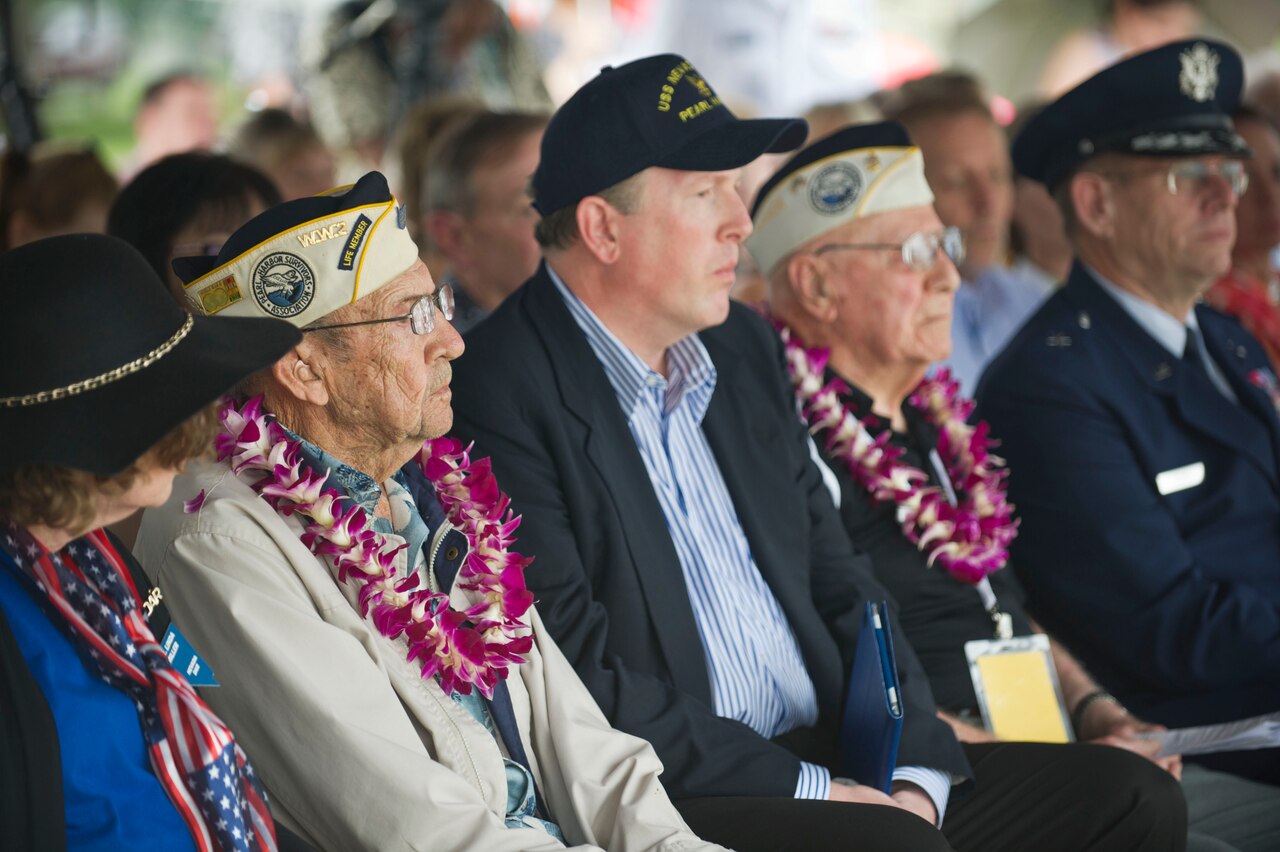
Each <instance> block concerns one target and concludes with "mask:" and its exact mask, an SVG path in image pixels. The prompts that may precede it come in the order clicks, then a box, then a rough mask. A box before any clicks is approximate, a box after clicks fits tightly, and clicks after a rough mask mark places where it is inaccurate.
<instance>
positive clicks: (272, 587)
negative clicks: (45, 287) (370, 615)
mask: <svg viewBox="0 0 1280 852" xmlns="http://www.w3.org/2000/svg"><path fill="white" fill-rule="evenodd" d="M201 489H204V490H205V492H206V499H205V502H204V505H203V507H202V508H200V509H199V510H198V511H197V512H195V513H193V514H185V513H184V512H183V508H182V503H183V501H184V500H188V499H190V498H191V497H193V496H195V495H196V494H197V493H198V492H199V491H200V490H201ZM301 531H302V522H301V521H300V520H299V519H298V518H297V517H293V518H282V517H281V516H279V515H277V514H276V512H275V511H274V510H273V509H272V508H271V507H270V506H268V505H267V503H266V502H264V501H263V500H261V499H260V498H259V497H258V496H257V495H256V494H255V493H254V492H253V490H252V489H250V488H249V487H248V486H247V485H246V484H244V483H243V482H242V481H240V480H239V479H237V478H236V477H235V476H233V475H232V474H231V473H230V471H229V470H228V468H227V466H226V465H225V464H212V463H207V462H206V463H193V464H192V465H191V467H190V469H189V470H188V472H187V473H186V474H184V475H183V476H180V477H179V478H178V479H177V481H176V482H175V483H174V490H173V496H172V498H171V499H170V501H169V502H168V504H167V505H165V506H164V507H162V508H160V509H152V510H149V511H148V512H147V513H146V515H145V516H144V519H143V523H142V530H141V533H140V535H139V538H138V543H137V546H136V548H135V550H136V552H137V556H138V558H139V560H140V561H141V562H142V564H143V566H144V567H145V569H146V571H147V573H148V574H149V575H150V577H151V579H152V580H153V581H154V582H155V583H156V585H157V586H159V587H160V589H161V591H162V592H163V594H164V600H165V602H166V603H167V604H168V606H169V610H170V612H171V613H172V615H173V619H174V622H175V624H176V625H177V626H178V627H179V628H180V629H181V630H182V632H183V634H184V635H185V636H186V637H187V639H188V640H189V641H190V642H191V643H192V645H193V646H194V647H195V648H196V649H197V650H198V651H199V653H200V654H201V655H202V656H203V657H204V658H205V660H206V661H207V662H208V663H209V665H210V666H211V667H212V669H213V671H214V674H215V675H216V677H217V679H218V682H219V684H220V686H218V687H217V688H208V689H204V690H202V693H203V696H204V697H205V699H206V700H207V701H208V702H209V704H210V705H211V706H212V707H213V709H214V710H215V711H216V712H217V713H218V714H219V715H221V716H222V718H223V719H225V720H226V722H227V723H228V725H230V727H231V728H232V730H234V731H235V733H236V736H237V737H238V738H239V740H240V742H241V743H242V744H243V746H244V748H245V750H246V751H247V752H248V754H249V756H250V760H251V761H252V762H253V765H254V766H255V767H256V769H257V771H258V772H259V774H260V775H261V777H262V780H263V781H264V783H265V785H266V787H267V791H268V793H269V795H270V796H271V806H272V810H273V811H274V812H275V814H276V817H277V819H279V820H280V821H281V822H283V823H284V824H285V825H287V826H288V827H289V828H291V829H293V830H294V831H296V832H298V833H299V834H300V835H301V836H302V837H303V838H304V839H306V840H308V841H310V842H311V843H312V844H313V845H316V846H318V847H320V848H324V849H334V850H342V852H352V850H392V849H414V850H432V852H443V850H473V852H503V850H512V852H514V850H544V849H557V848H561V847H560V845H559V843H558V842H557V841H556V840H554V839H553V838H552V837H551V836H550V835H548V834H546V833H544V832H541V831H538V830H536V829H508V828H506V827H505V825H504V823H503V815H504V814H505V811H506V795H507V793H506V791H507V785H506V776H505V772H504V767H503V762H502V754H501V752H500V750H499V746H498V744H497V741H496V740H495V739H494V737H493V736H492V735H491V734H490V733H489V732H488V731H486V730H485V728H484V726H483V725H481V724H479V723H478V722H476V721H475V720H474V719H472V718H471V716H470V715H469V714H468V713H467V712H466V710H465V709H463V708H462V707H460V706H459V705H458V704H456V703H455V702H454V701H452V700H451V699H450V698H449V697H448V696H446V695H445V694H444V692H443V691H442V690H441V689H440V687H439V686H438V685H437V683H436V682H435V681H434V680H430V679H425V680H424V679H423V678H422V677H421V676H420V675H419V673H418V666H417V665H415V664H411V663H409V662H407V661H406V659H405V646H404V640H403V639H400V640H397V641H394V642H393V641H391V640H388V639H387V638H386V637H384V636H382V635H381V634H379V633H378V632H377V630H376V629H375V628H374V627H373V626H372V624H371V623H369V622H366V621H365V620H363V619H362V618H361V617H360V615H359V612H358V610H356V609H355V608H354V607H353V606H352V601H353V600H354V594H353V593H352V591H351V590H350V589H349V588H348V587H346V586H340V585H339V584H338V583H337V582H336V580H335V578H334V575H333V574H332V573H331V572H330V569H329V567H328V565H327V563H325V562H321V561H320V560H318V559H317V558H316V557H315V556H313V555H312V554H311V553H310V552H309V551H308V550H307V548H305V547H304V546H303V545H302V543H301V541H300V540H299V534H300V533H301ZM454 595H455V606H458V604H459V600H458V598H457V589H456V588H455V590H454ZM459 608H461V607H459ZM528 619H529V622H530V624H531V625H532V627H533V635H534V637H535V645H534V650H533V652H532V654H531V655H530V659H529V662H528V663H526V664H524V665H522V666H520V667H519V668H518V669H517V672H518V673H519V674H513V675H512V676H511V677H509V678H508V680H507V683H508V686H509V689H510V693H511V700H512V704H513V706H514V709H515V713H516V719H517V721H518V724H519V726H520V732H521V735H522V739H523V741H524V746H525V750H526V752H527V754H528V755H529V760H530V763H531V764H532V766H530V769H531V770H532V771H533V773H534V776H535V777H536V779H537V781H538V789H539V791H540V792H541V794H542V796H543V798H544V800H545V803H546V804H547V805H548V806H549V808H550V811H551V813H552V815H553V816H554V819H555V820H556V822H557V823H559V825H560V827H561V829H562V830H563V832H564V835H565V837H566V838H567V839H568V840H569V842H570V843H575V844H582V846H581V847H577V846H575V847H574V848H592V849H594V848H598V847H603V848H606V849H610V850H616V852H630V850H663V852H665V851H666V850H717V849H720V848H721V847H719V846H715V845H713V844H710V843H705V842H703V841H701V840H699V839H698V838H697V837H695V836H694V835H693V833H692V832H691V831H690V830H689V828H688V827H687V826H686V825H685V823H684V821H683V820H682V819H681V818H680V815H679V813H678V812H677V811H676V809H675V808H674V806H672V804H671V802H670V800H669V799H668V798H667V795H666V793H665V792H664V791H663V789H662V786H661V785H660V783H659V781H658V775H659V774H660V773H661V771H662V765H661V763H659V761H658V758H657V756H656V755H655V754H654V753H653V749H652V748H651V747H650V746H649V744H648V743H647V742H645V741H644V740H640V739H637V738H635V737H632V736H629V735H627V734H623V733H621V732H619V731H616V730H614V729H613V728H611V727H610V726H609V723H608V722H607V721H606V720H605V718H604V716H603V715H602V714H601V713H600V710H599V709H598V708H597V706H596V704H595V702H594V701H593V700H592V698H591V696H590V694H588V692H587V690H586V688H585V687H584V686H583V685H582V683H581V681H579V680H578V677H577V675H575V674H574V672H573V669H572V668H571V667H570V666H569V664H568V662H567V661H566V660H565V659H564V657H563V655H562V654H561V653H560V650H559V648H557V647H556V645H555V643H554V642H553V641H552V640H551V638H550V637H549V636H548V635H547V634H546V633H545V631H544V629H543V627H542V623H541V621H540V620H539V618H538V616H537V614H536V613H535V612H534V611H533V610H532V609H531V610H530V611H529V615H528Z"/></svg>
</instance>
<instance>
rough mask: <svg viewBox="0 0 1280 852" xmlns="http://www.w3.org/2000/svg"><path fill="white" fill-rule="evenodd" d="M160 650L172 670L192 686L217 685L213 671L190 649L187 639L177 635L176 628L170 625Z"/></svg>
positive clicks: (193, 649) (179, 634)
mask: <svg viewBox="0 0 1280 852" xmlns="http://www.w3.org/2000/svg"><path fill="white" fill-rule="evenodd" d="M160 648H161V650H163V651H164V655H165V656H166V657H168V658H169V663H170V664H171V665H172V666H173V667H174V669H176V670H177V671H179V672H181V673H182V675H183V676H184V677H185V678H186V679H187V682H188V683H190V684H191V685H192V686H217V685H218V681H217V679H216V678H215V677H214V676H213V669H211V668H209V664H208V663H206V662H205V661H204V659H203V658H202V657H201V656H200V655H199V654H197V653H196V649H195V648H192V647H191V643H190V642H188V641H187V637H185V636H183V635H182V634H181V633H179V632H178V628H176V627H174V626H173V625H172V624H170V625H169V630H168V631H167V632H166V633H165V634H164V639H162V640H160Z"/></svg>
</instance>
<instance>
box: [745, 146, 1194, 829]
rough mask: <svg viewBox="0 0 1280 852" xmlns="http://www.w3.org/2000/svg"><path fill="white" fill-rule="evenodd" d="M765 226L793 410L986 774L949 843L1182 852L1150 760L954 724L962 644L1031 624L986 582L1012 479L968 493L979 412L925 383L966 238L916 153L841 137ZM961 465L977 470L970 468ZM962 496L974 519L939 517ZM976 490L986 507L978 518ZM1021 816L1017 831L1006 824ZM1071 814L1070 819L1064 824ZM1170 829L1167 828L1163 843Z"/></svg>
mask: <svg viewBox="0 0 1280 852" xmlns="http://www.w3.org/2000/svg"><path fill="white" fill-rule="evenodd" d="M753 219H754V223H755V230H754V232H753V234H751V237H750V238H748V248H749V249H750V251H751V253H753V255H754V257H755V258H756V261H758V262H759V265H760V269H762V270H764V271H765V272H767V274H768V279H769V293H771V307H769V313H771V317H769V319H771V320H772V321H773V324H774V326H776V327H777V329H778V330H780V333H781V334H782V338H783V342H785V345H786V353H787V368H788V372H790V375H791V380H792V385H794V388H795V393H796V402H797V409H799V411H801V413H803V416H804V418H805V420H806V421H808V425H809V427H810V431H812V432H813V435H814V438H815V439H817V443H818V445H819V446H820V448H822V457H823V461H824V462H826V464H827V466H828V473H827V478H828V487H829V490H831V496H832V499H833V500H835V501H836V504H837V507H838V508H840V514H841V519H842V521H844V525H845V528H846V530H847V532H849V535H850V539H852V541H854V544H856V545H859V546H861V548H865V549H867V551H868V554H869V555H870V558H872V565H873V571H874V573H876V577H877V580H879V582H881V583H883V586H884V587H886V588H887V590H888V591H890V592H891V594H892V595H893V596H895V599H896V603H897V615H899V619H900V623H901V626H902V631H904V633H905V635H906V637H908V640H909V641H910V643H911V647H913V649H915V651H916V654H918V655H919V660H920V664H922V665H923V668H924V670H925V674H927V675H928V678H929V686H931V687H932V690H933V695H934V698H936V700H937V704H938V707H941V709H942V714H941V715H943V718H945V719H946V720H947V722H950V723H951V724H952V727H954V728H955V729H956V733H957V736H959V738H960V739H961V742H964V743H965V753H966V755H968V757H969V761H970V764H972V765H973V769H974V775H975V778H977V792H975V794H974V797H975V798H978V800H980V803H979V802H965V806H964V807H960V809H950V810H948V811H947V814H946V820H945V821H943V825H942V829H943V832H945V833H946V834H947V838H948V839H950V840H951V842H952V844H954V846H955V847H956V848H960V849H965V848H974V849H986V851H991V849H1001V848H1009V849H1051V848H1052V849H1094V848H1125V849H1155V848H1164V849H1169V848H1181V846H1183V843H1184V835H1185V833H1184V829H1183V826H1181V824H1180V821H1178V823H1176V824H1175V820H1174V815H1175V814H1179V816H1180V811H1181V809H1183V802H1181V794H1180V793H1179V791H1178V785H1176V783H1175V782H1174V779H1172V777H1170V775H1169V774H1166V773H1162V771H1161V770H1160V769H1158V768H1157V766H1156V765H1155V764H1151V762H1148V761H1146V760H1143V759H1142V757H1139V756H1137V755H1133V753H1130V752H1128V751H1123V750H1119V748H1105V747H1100V746H1071V747H1064V746H1056V745H1042V743H1025V742H1015V743H1001V742H998V741H996V739H995V738H993V737H992V736H989V734H987V733H984V732H983V730H982V729H980V728H977V727H973V725H970V724H964V723H961V722H960V720H959V719H957V718H956V715H957V714H960V713H964V714H969V713H970V711H972V714H973V716H974V718H977V715H978V713H977V709H978V698H977V697H975V695H974V686H973V684H972V682H970V679H969V665H968V663H966V659H965V642H966V641H969V640H978V641H982V640H993V638H997V636H996V635H997V633H1001V632H1002V633H1006V638H1007V637H1009V636H1010V635H1011V633H1012V629H1016V632H1018V633H1023V635H1025V633H1028V632H1029V627H1028V623H1027V618H1025V617H1024V614H1023V611H1021V609H1020V608H1019V606H1018V590H1016V585H1015V583H1014V582H1012V580H1011V576H1010V574H1006V573H1004V572H1001V573H997V574H995V576H993V577H992V578H991V580H986V576H987V573H991V572H992V571H995V569H996V568H998V567H1001V565H1002V564H1004V562H1002V558H1001V556H1002V554H1004V550H1002V549H1001V548H1002V544H1004V542H1005V541H1006V540H1007V537H1009V536H1010V535H1012V531H1014V527H1015V525H1014V523H1012V519H1011V518H1010V507H1007V504H1005V503H1004V500H1002V499H1001V498H1000V486H1001V480H1000V475H995V476H993V477H987V480H983V481H980V482H978V484H977V485H978V489H979V490H980V494H978V495H974V494H970V491H969V487H970V486H972V485H974V482H973V476H972V475H969V472H968V471H963V472H961V471H959V469H957V468H956V467H955V466H954V464H952V461H954V454H964V453H970V452H983V444H982V438H983V432H979V434H977V436H973V438H972V439H970V438H969V435H968V432H964V436H965V440H964V441H961V444H963V445H961V446H954V440H952V439H954V438H956V436H960V432H959V431H957V430H964V429H965V426H964V414H965V413H966V412H968V409H969V408H972V403H966V402H965V400H960V399H957V398H956V388H955V383H954V381H951V380H948V379H945V377H942V379H937V380H925V381H923V383H922V380H923V379H924V374H925V370H927V368H928V366H929V365H931V363H932V362H934V361H938V359H941V358H945V357H946V354H947V352H948V351H950V340H951V336H950V327H951V326H950V322H951V306H952V302H954V298H955V293H956V288H957V287H959V274H957V271H956V267H955V265H954V262H955V261H956V260H959V258H960V257H961V256H963V241H961V238H960V234H959V233H957V230H956V229H954V228H943V226H942V223H941V221H940V220H938V216H937V214H936V212H934V210H933V194H932V192H931V191H929V185H928V183H927V182H925V179H924V164H923V159H922V156H920V151H919V148H916V147H914V146H913V145H911V143H910V141H909V139H908V136H906V132H905V130H904V129H902V128H901V127H900V125H899V124H895V123H882V124H865V125H854V127H849V128H845V129H842V130H838V132H836V133H833V134H831V136H828V137H827V138H824V139H820V141H819V142H815V143H814V145H813V146H812V147H809V148H806V150H805V151H804V152H801V154H800V155H797V156H795V157H792V159H791V160H790V161H788V162H787V164H786V165H783V166H782V169H781V170H780V171H778V173H777V174H776V175H773V177H772V178H771V179H769V180H768V182H767V183H765V184H764V185H763V187H762V189H760V192H759V196H758V198H756V201H755V205H754V210H753ZM940 430H942V432H943V435H945V438H946V440H938V438H940ZM974 448H977V450H974ZM961 461H969V462H970V467H972V466H973V457H964V458H963V459H961ZM984 461H986V457H984V455H982V457H979V458H978V462H979V463H982V462H984ZM931 462H941V463H942V464H941V466H940V467H938V468H937V469H934V468H933V464H931ZM948 473H950V475H951V476H952V477H954V478H947V476H948ZM943 484H945V485H943ZM952 486H954V487H952ZM951 494H955V495H956V498H957V500H959V501H960V503H959V504H957V505H956V507H954V508H956V509H957V510H959V512H969V513H970V514H972V516H974V517H973V523H964V522H961V521H963V518H960V516H957V514H951V513H948V510H947V508H943V507H941V505H940V504H943V503H946V499H945V496H943V495H951ZM975 496H977V498H978V499H979V500H980V501H983V509H989V512H986V513H980V512H975V510H974V509H973V501H974V498H975ZM988 516H989V517H988ZM940 518H941V522H940ZM947 521H956V522H955V523H947ZM973 528H980V530H982V532H983V536H982V537H980V539H979V541H980V544H982V545H983V546H980V548H979V546H966V544H968V541H969V539H968V537H966V536H968V535H969V533H970V532H972V531H973ZM948 532H950V533H951V535H950V536H948V535H947V533H948ZM997 594H998V604H997ZM1001 611H1004V614H1002V615H1001ZM1010 617H1011V618H1010ZM1059 673H1060V675H1061V681H1062V686H1064V691H1065V692H1066V696H1068V698H1069V702H1070V701H1076V702H1078V701H1079V700H1080V698H1082V697H1084V696H1087V695H1088V693H1089V691H1091V686H1092V682H1089V681H1088V678H1087V677H1085V675H1084V674H1083V672H1080V670H1079V668H1078V667H1075V665H1074V664H1071V663H1070V660H1069V658H1065V652H1064V665H1060V667H1059ZM1091 704H1093V702H1091ZM1073 706H1074V705H1073ZM1082 709H1084V710H1088V716H1087V722H1088V723H1089V724H1091V725H1097V727H1096V728H1094V729H1091V732H1089V734H1088V736H1089V738H1094V737H1102V736H1105V734H1107V733H1110V729H1103V718H1102V715H1101V711H1102V710H1103V707H1098V706H1093V707H1092V709H1088V707H1082ZM1107 719H1108V720H1110V718H1107ZM1129 722H1130V723H1132V722H1133V720H1129ZM979 724H980V722H979ZM1133 745H1134V746H1135V747H1139V746H1138V743H1133ZM1148 750H1149V752H1151V753H1152V755H1153V753H1155V751H1156V750H1157V746H1155V745H1151V746H1149V747H1148ZM1170 762H1171V766H1170V769H1172V770H1175V771H1176V769H1178V765H1176V759H1174V760H1172V761H1170ZM1032 779H1036V780H1034V782H1033V780H1032ZM979 805H980V806H979ZM1012 814H1018V815H1019V821H1018V823H1016V828H1015V826H1014V824H1012V823H1009V821H1005V820H1001V819H1000V817H996V816H995V815H1012ZM1061 814H1070V819H1068V820H1061V821H1059V820H1056V819H1055V817H1056V816H1059V815H1061ZM1156 814H1161V816H1158V817H1156V816H1155V815H1156ZM1157 819H1158V821H1161V823H1162V829H1161V830H1152V823H1153V821H1155V820H1157ZM1206 848H1219V847H1206Z"/></svg>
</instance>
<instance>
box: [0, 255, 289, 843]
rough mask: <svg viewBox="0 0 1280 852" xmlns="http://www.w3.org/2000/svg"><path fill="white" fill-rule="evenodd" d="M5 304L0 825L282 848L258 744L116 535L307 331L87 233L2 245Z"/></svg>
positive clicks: (103, 838) (41, 834)
mask: <svg viewBox="0 0 1280 852" xmlns="http://www.w3.org/2000/svg"><path fill="white" fill-rule="evenodd" d="M0 305H3V307H2V308H0V789H2V790H3V791H4V795H3V796H0V836H3V838H4V840H5V841H6V843H7V844H8V848H22V849H56V848H64V847H72V848H78V849H120V848H128V849H144V848H145V849H152V848H154V849H166V850H168V849H180V848H187V849H190V848H195V849H200V850H206V849H208V850H213V849H231V848H236V849H241V848H246V847H247V848H249V849H275V848H277V847H276V838H275V832H274V829H273V827H272V821H271V816H270V812H269V811H268V809H267V806H266V801H265V797H264V796H263V794H262V790H261V787H260V786H259V784H258V781H257V779H256V778H255V777H254V775H253V770H252V768H251V767H250V766H249V764H248V762H247V761H246V760H245V756H244V754H243V752H242V751H241V750H240V748H239V746H238V745H237V744H236V742H235V740H234V738H233V737H232V735H231V733H230V732H229V731H228V730H227V729H226V727H225V726H223V724H222V722H221V721H220V720H219V719H218V718H217V717H216V716H215V715H214V714H213V713H212V712H211V711H210V710H209V708H208V707H207V706H206V705H205V704H204V702H203V701H202V700H201V699H200V698H199V697H198V696H197V695H196V693H195V691H194V689H192V687H191V686H190V684H189V683H188V681H187V679H186V677H185V676H184V674H183V673H181V672H179V671H178V670H177V669H175V667H174V665H172V664H171V663H170V658H169V656H168V655H167V654H166V651H168V650H171V649H173V648H174V647H175V646H177V645H181V644H182V640H181V637H180V635H177V634H166V632H165V630H164V629H163V627H162V626H159V625H156V624H154V623H149V620H148V618H149V616H150V617H151V619H150V620H151V622H154V621H155V620H156V619H155V615H156V613H154V612H153V611H152V607H154V605H155V598H156V595H155V594H154V593H150V591H151V590H150V589H149V588H147V587H146V586H145V585H143V584H144V583H145V580H144V579H143V574H142V573H141V571H137V570H135V569H136V565H135V563H133V561H132V558H131V557H130V556H129V554H128V552H127V551H126V550H125V549H124V548H123V547H120V546H118V545H117V544H116V543H113V541H112V539H111V538H110V537H109V536H108V535H107V534H106V533H105V532H104V530H103V529H102V527H104V526H105V525H106V524H108V523H111V522H112V521H115V520H118V519H120V518H122V517H124V516H126V515H128V514H130V513H132V512H134V511H135V510H136V509H138V508H140V507H143V506H154V505H158V504H160V503H162V502H164V500H165V499H166V498H167V497H168V495H169V491H170V487H171V483H172V480H173V477H174V475H175V474H176V473H177V472H178V471H179V470H180V469H181V468H182V466H183V464H184V463H185V462H186V461H187V460H188V459H189V458H192V457H194V456H196V455H198V454H200V453H201V452H202V451H203V450H204V449H205V448H206V447H208V446H209V445H210V442H211V441H212V439H213V435H214V432H215V431H216V426H217V422H216V415H215V413H214V409H213V408H212V405H213V404H214V402H215V400H216V399H217V398H218V397H219V395H220V394H222V393H224V392H225V391H227V390H228V389H229V388H231V387H232V386H233V385H235V384H237V383H238V382H240V381H241V380H242V379H244V378H245V377H247V376H249V375H251V374H252V373H254V372H256V371H258V370H260V369H262V368H264V367H267V366H269V365H270V364H271V363H272V362H274V361H275V360H276V359H277V358H278V357H279V356H280V355H282V354H283V353H284V352H286V351H287V350H288V349H289V348H290V347H291V346H293V345H294V344H295V343H296V342H297V340H298V332H297V331H296V330H294V329H293V328H292V327H291V326H289V325H288V324H287V323H284V322H279V321H275V320H266V319H264V320H257V319H206V318H203V317H192V316H191V315H189V314H187V313H186V312H185V311H183V310H182V309H181V308H179V307H178V306H177V305H176V304H175V303H174V302H173V300H172V299H170V298H169V297H168V296H167V295H166V293H165V291H164V288H163V285H161V284H160V282H159V281H158V280H157V279H156V275H155V273H154V272H153V271H152V270H151V268H150V267H149V266H148V265H147V262H146V261H145V260H144V259H143V258H142V256H141V255H140V254H138V252H137V251H135V250H134V249H133V248H131V247H129V246H128V245H127V244H126V243H124V242H122V241H120V240H117V239H115V238H113V237H105V236H98V235H90V234H80V235H74V236H67V237H55V238H52V239H48V240H41V241H39V242H36V243H32V244H30V245H27V246H24V247H21V248H18V249H15V250H13V251H11V252H9V253H7V254H4V255H3V256H0ZM144 601H146V602H147V603H146V605H144ZM158 636H165V638H164V640H158V639H157V637H158ZM162 641H163V645H164V647H163V648H162V644H161V642H162ZM187 656H190V654H188V655H187ZM176 662H181V661H180V660H179V661H176ZM197 663H198V658H197ZM183 668H184V670H185V671H188V672H191V671H194V670H195V669H194V668H193V667H192V666H190V665H184V666H183Z"/></svg>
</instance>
